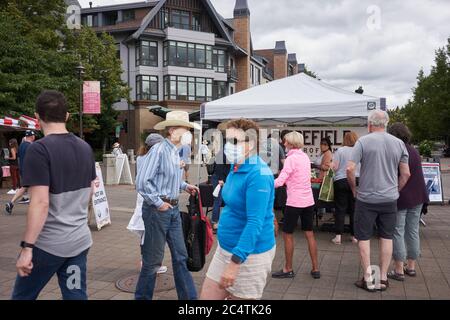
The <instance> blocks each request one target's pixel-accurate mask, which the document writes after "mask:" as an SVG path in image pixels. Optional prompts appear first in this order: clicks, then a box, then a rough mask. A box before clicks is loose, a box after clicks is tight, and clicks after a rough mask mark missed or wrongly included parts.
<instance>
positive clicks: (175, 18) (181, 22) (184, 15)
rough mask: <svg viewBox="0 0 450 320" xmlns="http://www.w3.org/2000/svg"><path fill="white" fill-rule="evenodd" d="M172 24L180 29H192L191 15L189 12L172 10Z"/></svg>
mask: <svg viewBox="0 0 450 320" xmlns="http://www.w3.org/2000/svg"><path fill="white" fill-rule="evenodd" d="M170 18H171V19H170V24H171V26H172V27H174V28H178V29H187V30H189V29H190V23H189V20H190V14H189V12H188V11H181V10H171V15H170Z"/></svg>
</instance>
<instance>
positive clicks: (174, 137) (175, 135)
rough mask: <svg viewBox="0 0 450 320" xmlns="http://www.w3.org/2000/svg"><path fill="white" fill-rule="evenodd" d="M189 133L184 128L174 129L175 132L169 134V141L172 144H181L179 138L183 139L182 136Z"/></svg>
mask: <svg viewBox="0 0 450 320" xmlns="http://www.w3.org/2000/svg"><path fill="white" fill-rule="evenodd" d="M187 132H189V131H188V130H186V129H185V128H176V129H175V130H173V131H172V133H171V134H170V140H172V142H174V143H175V144H177V143H179V142H181V138H182V137H183V135H184V134H185V133H187Z"/></svg>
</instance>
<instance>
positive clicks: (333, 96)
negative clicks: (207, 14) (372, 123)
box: [200, 73, 386, 126]
mask: <svg viewBox="0 0 450 320" xmlns="http://www.w3.org/2000/svg"><path fill="white" fill-rule="evenodd" d="M385 104H386V100H385V98H377V97H372V96H367V95H361V94H358V93H354V92H351V91H347V90H343V89H340V88H337V87H334V86H331V85H329V84H326V83H324V82H323V81H321V80H317V79H315V78H313V77H310V76H308V75H306V74H304V73H300V74H297V75H294V76H290V77H287V78H283V79H280V80H276V81H272V82H269V83H266V84H263V85H259V86H256V87H253V88H250V89H247V90H244V91H241V92H238V93H235V94H233V95H230V96H227V97H224V98H222V99H219V100H215V101H212V102H207V103H204V104H203V105H202V106H201V115H200V118H201V120H216V121H220V120H229V119H238V118H247V119H252V120H255V121H256V122H258V123H259V124H260V125H262V126H279V125H285V126H294V125H336V124H339V125H341V124H345V125H366V124H367V115H368V113H369V112H370V110H374V109H383V110H384V109H385V107H386V106H385Z"/></svg>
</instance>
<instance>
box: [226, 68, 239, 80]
mask: <svg viewBox="0 0 450 320" xmlns="http://www.w3.org/2000/svg"><path fill="white" fill-rule="evenodd" d="M226 70H227V75H228V81H231V82H237V81H238V79H239V78H238V73H237V70H236V68H232V67H227V68H226Z"/></svg>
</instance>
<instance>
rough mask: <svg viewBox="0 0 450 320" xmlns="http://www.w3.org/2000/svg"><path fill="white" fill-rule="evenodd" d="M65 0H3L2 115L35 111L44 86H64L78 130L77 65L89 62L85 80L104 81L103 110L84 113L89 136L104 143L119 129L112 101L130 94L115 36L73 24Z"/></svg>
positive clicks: (71, 122) (99, 144) (73, 127)
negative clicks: (73, 27) (67, 20)
mask: <svg viewBox="0 0 450 320" xmlns="http://www.w3.org/2000/svg"><path fill="white" fill-rule="evenodd" d="M65 11H66V5H65V3H64V1H63V0H53V1H44V0H8V1H1V2H0V30H1V32H0V116H5V115H10V116H13V117H17V116H19V115H21V114H28V115H33V114H34V108H35V101H36V97H37V96H38V95H39V93H40V92H41V91H42V90H45V89H54V90H59V91H61V92H63V93H64V94H65V96H66V98H67V100H68V103H69V112H70V113H71V117H70V120H69V123H68V126H69V129H70V130H71V131H74V132H76V133H78V131H79V130H78V122H79V98H80V97H79V94H80V93H79V92H80V81H79V79H78V75H77V73H76V71H75V67H76V66H77V65H78V64H79V63H80V62H81V63H82V64H83V66H84V67H85V68H86V70H85V71H86V73H85V75H84V80H97V81H100V82H101V111H102V113H101V114H100V115H85V116H84V117H83V127H84V131H85V135H86V139H87V140H88V141H89V142H90V143H91V144H92V145H93V146H94V147H97V148H101V147H104V144H105V142H106V140H107V138H108V137H109V136H111V135H113V134H114V129H115V126H116V125H117V115H118V113H117V112H116V111H115V110H114V109H113V108H112V105H113V104H114V103H115V102H117V101H120V100H121V99H127V98H128V96H129V88H128V87H127V86H126V85H125V84H124V83H123V82H122V81H121V73H122V69H121V62H120V59H119V58H117V56H116V47H115V42H114V39H113V38H112V37H111V36H109V35H107V34H101V35H100V36H98V35H97V34H96V33H95V32H94V31H93V30H92V29H90V28H82V29H81V30H68V29H67V27H66V24H65Z"/></svg>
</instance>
